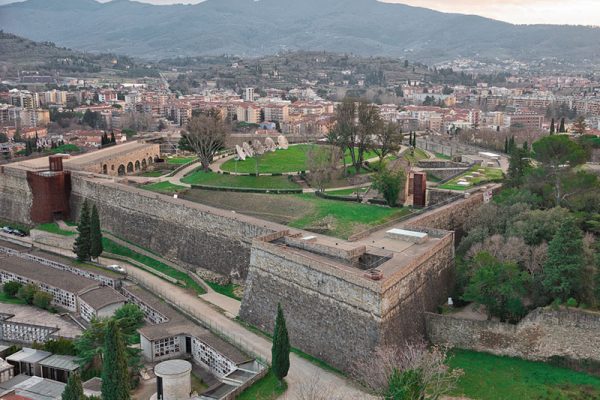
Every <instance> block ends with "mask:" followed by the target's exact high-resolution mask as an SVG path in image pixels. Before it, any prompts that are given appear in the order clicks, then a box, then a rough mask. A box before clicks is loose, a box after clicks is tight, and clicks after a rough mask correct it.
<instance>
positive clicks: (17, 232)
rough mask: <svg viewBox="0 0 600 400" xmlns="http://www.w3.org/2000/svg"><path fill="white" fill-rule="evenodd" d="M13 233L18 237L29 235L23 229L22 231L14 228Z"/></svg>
mask: <svg viewBox="0 0 600 400" xmlns="http://www.w3.org/2000/svg"><path fill="white" fill-rule="evenodd" d="M12 234H13V235H15V236H18V237H25V236H27V234H26V233H25V232H23V231H20V230H18V229H13V231H12Z"/></svg>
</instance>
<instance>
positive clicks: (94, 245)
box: [90, 204, 104, 259]
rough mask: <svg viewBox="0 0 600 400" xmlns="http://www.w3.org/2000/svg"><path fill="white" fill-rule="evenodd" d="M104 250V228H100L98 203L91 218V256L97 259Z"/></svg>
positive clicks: (93, 208)
mask: <svg viewBox="0 0 600 400" xmlns="http://www.w3.org/2000/svg"><path fill="white" fill-rule="evenodd" d="M103 251H104V248H103V247H102V230H101V229H100V216H99V215H98V209H97V208H96V205H95V204H94V206H93V207H92V215H91V219H90V257H91V258H93V259H97V258H98V257H100V254H102V252H103Z"/></svg>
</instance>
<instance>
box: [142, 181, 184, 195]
mask: <svg viewBox="0 0 600 400" xmlns="http://www.w3.org/2000/svg"><path fill="white" fill-rule="evenodd" d="M142 189H146V190H150V191H152V192H156V193H162V194H175V193H180V192H183V191H185V190H187V188H186V187H185V186H179V185H175V184H173V183H171V182H158V183H151V184H149V185H144V186H142Z"/></svg>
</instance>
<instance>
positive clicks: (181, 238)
mask: <svg viewBox="0 0 600 400" xmlns="http://www.w3.org/2000/svg"><path fill="white" fill-rule="evenodd" d="M84 199H88V200H89V201H91V202H92V203H94V204H96V206H97V207H98V211H99V213H100V216H101V223H102V227H103V229H106V230H108V231H110V232H112V233H114V234H115V235H117V236H118V237H121V238H123V239H125V240H128V241H131V242H133V243H135V244H137V245H139V246H141V247H144V248H147V249H149V250H152V251H154V252H156V253H158V254H160V255H162V256H163V257H165V258H168V259H171V260H173V261H182V262H184V263H186V264H188V265H190V266H191V267H201V268H205V269H208V270H210V271H214V272H217V273H220V274H222V275H226V276H230V277H232V278H233V279H235V280H238V281H240V280H243V279H244V278H245V277H246V274H247V270H248V264H249V261H250V245H251V241H252V239H253V238H254V237H257V236H261V235H265V234H267V233H271V232H274V231H279V230H284V229H286V227H284V226H281V225H278V224H273V223H270V222H266V221H262V220H258V219H255V218H251V217H246V216H243V215H239V214H233V213H231V212H227V211H224V210H218V209H215V208H211V207H208V206H203V205H200V204H197V203H192V202H189V201H185V200H181V199H173V198H172V197H169V196H165V195H159V194H155V193H151V192H148V191H145V190H141V189H137V188H133V187H127V186H123V185H119V184H115V183H112V182H111V181H109V180H102V179H97V178H85V177H83V176H81V175H77V174H74V176H73V179H72V194H71V203H72V209H73V213H74V215H79V210H80V207H81V204H82V202H83V200H84Z"/></svg>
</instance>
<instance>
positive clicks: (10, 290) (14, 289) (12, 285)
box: [2, 281, 23, 297]
mask: <svg viewBox="0 0 600 400" xmlns="http://www.w3.org/2000/svg"><path fill="white" fill-rule="evenodd" d="M22 286H23V285H22V284H20V283H19V282H14V281H13V282H6V283H5V284H4V285H3V286H2V291H3V292H4V294H5V295H7V296H8V297H16V296H17V294H18V293H19V289H21V287H22Z"/></svg>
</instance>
